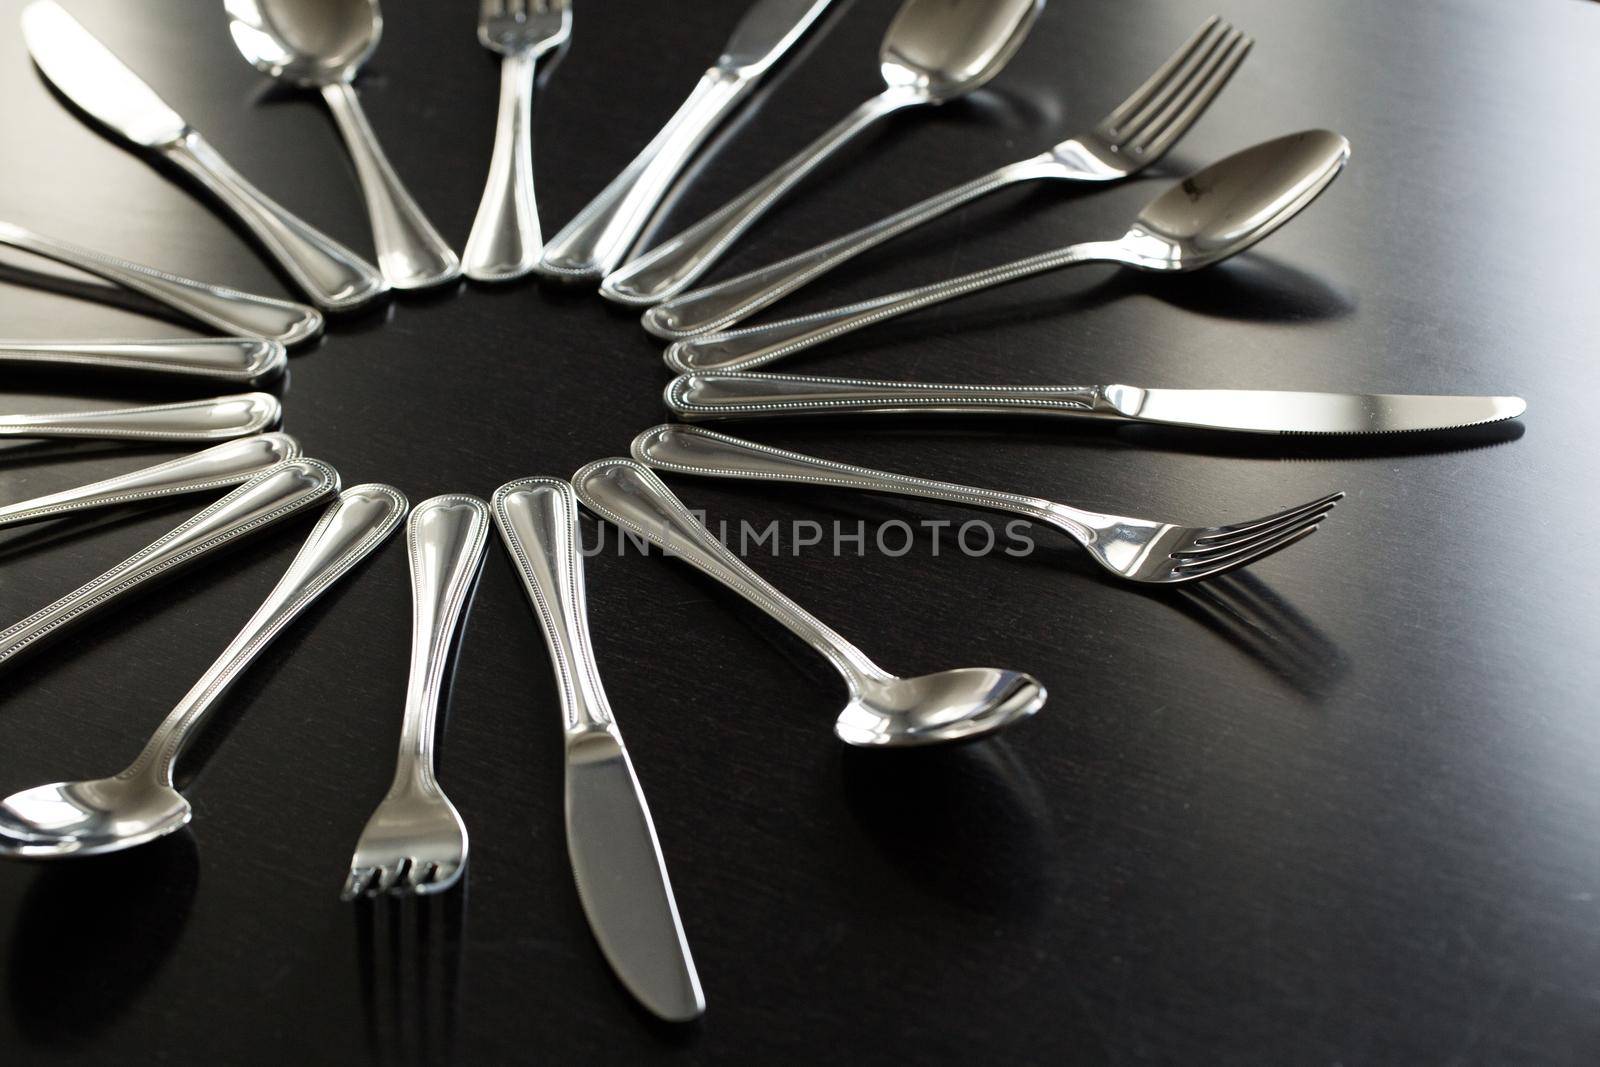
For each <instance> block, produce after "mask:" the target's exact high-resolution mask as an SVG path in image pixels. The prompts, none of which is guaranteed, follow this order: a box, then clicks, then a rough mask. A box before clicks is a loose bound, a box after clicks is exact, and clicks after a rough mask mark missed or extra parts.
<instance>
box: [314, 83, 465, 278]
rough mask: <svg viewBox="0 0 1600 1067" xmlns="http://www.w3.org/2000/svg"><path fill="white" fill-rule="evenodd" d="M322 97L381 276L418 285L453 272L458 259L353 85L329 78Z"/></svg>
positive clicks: (453, 275) (457, 271)
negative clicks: (340, 140) (346, 154)
mask: <svg viewBox="0 0 1600 1067" xmlns="http://www.w3.org/2000/svg"><path fill="white" fill-rule="evenodd" d="M322 98H323V99H324V100H326V101H327V102H328V107H329V109H331V110H332V111H333V118H334V121H335V122H336V123H338V126H339V131H340V132H341V133H342V134H343V135H344V142H345V146H346V147H347V148H348V149H349V150H350V158H351V160H352V161H353V162H354V163H355V166H356V177H357V179H359V180H360V182H361V192H362V195H363V196H365V197H366V200H367V217H368V219H369V220H370V221H371V223H372V240H373V243H374V244H375V245H376V246H377V249H378V266H379V268H381V269H382V271H383V276H384V278H385V279H386V280H387V281H388V282H389V284H390V285H392V286H394V287H395V288H397V289H421V288H425V287H427V286H430V285H438V284H440V283H442V282H447V281H449V280H451V279H452V278H456V277H459V276H460V274H461V261H460V260H459V259H457V258H456V254H455V253H454V252H452V251H451V250H450V246H449V245H448V244H446V243H445V240H444V238H443V237H441V236H439V231H438V230H435V229H434V228H433V224H432V223H430V222H429V221H428V220H427V217H426V216H424V215H423V214H422V209H421V208H420V207H418V206H417V202H416V201H415V200H413V199H412V198H411V194H410V193H408V192H406V188H405V186H404V185H402V184H401V182H400V176H399V175H398V174H396V173H395V172H394V167H393V166H392V165H390V163H389V158H388V157H387V156H385V155H384V154H383V149H382V148H381V147H379V145H378V135H377V134H376V133H374V132H373V130H372V125H371V123H369V122H368V121H367V116H366V112H364V111H362V110H361V103H360V101H358V100H357V99H356V91H355V89H354V88H352V87H351V85H350V83H349V82H342V81H340V82H332V83H330V84H328V85H324V86H323V87H322Z"/></svg>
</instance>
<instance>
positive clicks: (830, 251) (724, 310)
mask: <svg viewBox="0 0 1600 1067" xmlns="http://www.w3.org/2000/svg"><path fill="white" fill-rule="evenodd" d="M1038 176H1039V168H1038V167H1037V166H1035V165H1033V164H1032V161H1031V160H1028V161H1024V162H1022V163H1013V164H1010V165H1008V166H1005V167H1001V168H1000V169H999V170H996V171H992V172H991V173H989V174H985V175H983V176H982V177H979V178H974V179H973V180H972V181H970V182H967V183H965V184H964V185H958V186H956V187H955V188H953V189H947V190H945V191H944V192H942V193H940V194H938V195H937V196H931V197H929V198H928V199H926V200H924V201H922V202H921V203H917V204H913V205H911V206H910V207H908V208H906V209H904V210H903V211H897V212H895V213H894V214H893V215H889V216H888V217H886V218H882V219H879V220H878V221H877V222H874V223H872V224H870V225H868V226H863V227H861V229H859V230H856V231H854V232H853V233H847V234H845V235H844V236H843V237H836V238H834V239H833V240H831V241H828V242H827V243H825V244H820V245H817V246H816V247H815V248H810V249H807V250H806V251H804V252H800V253H798V254H797V255H793V256H790V257H789V258H788V259H783V260H779V261H778V262H776V263H771V264H768V265H767V266H765V267H760V268H758V269H756V270H753V271H750V272H749V273H748V274H741V275H739V276H738V277H737V278H729V279H728V280H727V281H725V282H718V283H717V284H715V285H708V286H706V287H704V288H702V289H695V290H693V291H691V292H687V293H682V294H680V295H678V296H675V297H673V298H672V299H670V300H667V301H664V302H663V303H660V304H657V305H656V306H655V307H653V308H650V309H649V310H648V311H646V312H645V313H644V326H645V329H647V330H649V331H650V332H651V333H653V334H655V335H656V336H657V337H666V338H671V339H678V338H683V337H689V336H692V335H694V334H697V333H706V332H708V331H711V330H722V329H723V328H724V327H727V326H730V325H732V324H733V323H735V322H738V321H739V320H741V319H744V318H747V317H749V316H750V315H753V314H755V313H756V312H757V311H760V310H761V309H762V308H764V307H766V306H768V305H769V304H774V303H777V302H778V301H779V300H781V299H783V298H784V297H785V296H788V295H789V294H790V293H792V292H794V291H795V290H796V289H799V288H801V287H802V286H805V285H810V284H811V283H812V282H814V281H816V280H817V279H818V278H820V277H822V276H823V275H824V274H826V273H828V272H829V271H831V270H833V269H834V268H835V267H837V266H840V265H841V264H843V263H846V262H848V261H849V260H851V259H854V258H855V257H856V256H859V255H860V254H861V253H863V252H865V251H867V250H868V249H869V248H875V247H877V246H878V245H881V244H883V242H885V241H887V240H889V239H890V238H893V237H898V236H899V235H900V234H902V233H906V232H908V231H910V230H914V229H916V228H917V227H918V226H921V225H922V224H923V223H926V222H931V221H933V220H934V219H936V218H938V217H939V216H941V215H943V214H945V213H946V212H950V211H954V210H955V209H956V208H958V207H960V206H961V205H962V204H966V203H970V202H971V201H973V200H977V199H978V198H980V197H983V196H987V195H988V194H990V193H992V192H995V191H996V190H998V189H1004V188H1005V187H1006V186H1008V185H1011V184H1013V183H1015V182H1019V181H1028V180H1029V179H1032V178H1036V177H1038Z"/></svg>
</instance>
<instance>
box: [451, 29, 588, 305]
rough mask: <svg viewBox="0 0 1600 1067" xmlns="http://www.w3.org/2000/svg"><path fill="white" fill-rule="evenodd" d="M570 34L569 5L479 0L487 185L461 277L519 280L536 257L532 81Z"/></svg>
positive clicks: (538, 242) (539, 251)
mask: <svg viewBox="0 0 1600 1067" xmlns="http://www.w3.org/2000/svg"><path fill="white" fill-rule="evenodd" d="M571 34H572V0H482V6H481V7H480V8H479V9H478V40H479V42H481V43H482V44H483V47H485V48H487V49H489V51H491V52H498V53H499V54H500V55H501V56H502V57H503V58H502V59H501V61H500V111H499V115H498V117H497V118H496V119H495V136H494V154H493V156H491V157H490V160H489V181H488V184H487V185H486V186H485V187H484V190H483V199H482V200H481V201H479V203H478V214H477V217H476V218H474V219H473V220H472V234H471V235H470V236H469V237H468V238H467V247H466V250H465V251H464V252H463V253H462V258H463V260H464V263H463V268H464V270H465V272H466V275H467V277H469V278H472V279H474V280H475V281H480V282H490V281H504V280H506V279H509V278H520V277H522V276H523V275H524V274H527V273H528V272H529V271H531V270H533V268H534V266H535V265H536V264H537V263H538V262H539V256H540V255H541V254H542V253H543V251H544V242H543V239H542V236H541V234H540V232H539V207H538V204H537V202H536V201H535V199H534V195H533V142H532V133H531V129H532V124H533V76H534V69H535V67H536V66H537V65H538V62H539V59H540V57H542V56H544V55H545V54H546V53H548V52H550V51H551V50H552V49H555V48H559V47H560V46H561V45H562V44H563V43H565V42H566V40H567V38H568V37H569V36H571Z"/></svg>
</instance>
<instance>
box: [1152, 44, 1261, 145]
mask: <svg viewBox="0 0 1600 1067" xmlns="http://www.w3.org/2000/svg"><path fill="white" fill-rule="evenodd" d="M1255 43H1256V42H1255V38H1253V37H1245V36H1243V35H1240V36H1239V37H1238V38H1236V39H1235V40H1234V42H1233V43H1232V44H1231V45H1230V46H1229V48H1228V50H1227V51H1226V52H1224V53H1223V55H1222V56H1221V58H1220V59H1219V60H1218V62H1217V63H1216V64H1215V65H1213V66H1212V67H1211V68H1210V69H1209V70H1208V71H1207V72H1206V75H1205V78H1204V79H1203V81H1202V82H1201V83H1200V84H1199V85H1197V86H1196V87H1195V88H1194V89H1193V90H1192V92H1191V94H1190V96H1189V97H1188V100H1187V102H1186V103H1184V104H1183V106H1182V107H1181V108H1180V109H1179V110H1177V111H1176V112H1172V113H1169V114H1167V115H1165V116H1163V119H1164V121H1163V122H1162V123H1160V124H1157V123H1152V124H1151V125H1150V126H1149V127H1147V128H1146V129H1145V130H1143V131H1141V134H1140V137H1141V139H1142V141H1143V143H1142V144H1139V145H1135V146H1134V149H1133V150H1134V152H1135V153H1137V154H1140V155H1143V156H1145V157H1146V158H1148V159H1152V160H1154V159H1159V158H1160V157H1161V156H1163V155H1165V154H1166V151H1167V149H1169V148H1171V147H1172V146H1173V144H1175V143H1176V142H1177V140H1178V138H1180V137H1182V136H1183V135H1184V134H1185V133H1188V132H1189V127H1190V126H1193V125H1194V124H1195V122H1196V120H1198V119H1199V118H1200V116H1201V115H1203V114H1205V111H1206V108H1208V107H1210V106H1211V101H1212V100H1214V99H1216V96H1217V94H1218V93H1220V92H1221V91H1222V89H1223V87H1224V86H1225V85H1227V84H1228V81H1229V80H1230V79H1231V78H1232V77H1233V72H1234V71H1236V70H1238V69H1239V64H1240V63H1243V62H1244V57H1245V56H1247V55H1249V54H1250V48H1251V46H1252V45H1254V44H1255Z"/></svg>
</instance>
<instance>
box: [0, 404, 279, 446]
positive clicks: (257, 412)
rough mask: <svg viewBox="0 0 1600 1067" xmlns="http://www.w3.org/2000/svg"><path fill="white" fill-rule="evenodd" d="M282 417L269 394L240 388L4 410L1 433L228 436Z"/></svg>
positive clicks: (251, 431) (121, 437)
mask: <svg viewBox="0 0 1600 1067" xmlns="http://www.w3.org/2000/svg"><path fill="white" fill-rule="evenodd" d="M282 416H283V408H282V406H281V405H280V404H279V403H278V398H277V397H275V396H273V395H272V394H270V393H236V394H234V395H231V396H214V397H210V398H209V399H206V400H185V401H183V402H182V403H178V404H148V405H144V406H142V407H136V408H105V409H101V410H99V411H66V412H60V413H50V414H44V415H0V438H5V437H82V438H89V439H93V440H102V441H117V440H130V441H226V440H228V439H229V438H233V437H248V436H250V435H251V434H257V433H260V432H261V431H262V430H266V429H269V428H271V427H272V426H274V425H276V424H277V422H278V420H279V419H280V418H281V417H282Z"/></svg>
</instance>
